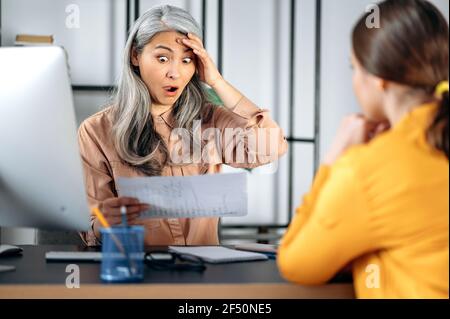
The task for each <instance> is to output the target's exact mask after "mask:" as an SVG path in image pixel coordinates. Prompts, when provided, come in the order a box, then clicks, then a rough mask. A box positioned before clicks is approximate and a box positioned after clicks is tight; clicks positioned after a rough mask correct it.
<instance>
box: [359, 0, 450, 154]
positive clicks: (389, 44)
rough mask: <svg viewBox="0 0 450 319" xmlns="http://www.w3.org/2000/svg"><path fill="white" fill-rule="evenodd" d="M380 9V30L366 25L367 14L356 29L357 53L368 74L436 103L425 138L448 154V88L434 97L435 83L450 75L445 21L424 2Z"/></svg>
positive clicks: (399, 0) (389, 2) (411, 0)
mask: <svg viewBox="0 0 450 319" xmlns="http://www.w3.org/2000/svg"><path fill="white" fill-rule="evenodd" d="M378 7H379V14H380V26H379V28H376V27H375V28H370V27H368V26H367V24H366V23H367V20H368V19H369V18H370V14H371V13H367V14H365V15H363V16H362V17H361V19H360V20H359V21H358V22H357V24H356V26H355V27H354V30H353V35H352V43H353V50H354V54H355V57H356V58H357V59H358V61H359V62H360V63H361V65H362V66H363V68H364V69H366V70H367V71H368V72H369V73H371V74H373V75H375V76H377V77H380V78H383V79H386V80H389V81H392V82H395V83H399V84H402V85H405V86H409V87H411V88H412V89H413V90H414V91H417V92H421V93H423V94H424V95H426V96H428V97H429V99H430V100H435V101H436V102H437V103H439V108H438V111H437V113H436V115H435V117H434V119H433V120H432V123H431V124H430V126H429V128H428V131H427V139H428V142H429V143H430V144H431V145H432V146H433V147H435V148H436V149H438V150H440V151H442V152H444V153H445V154H446V156H447V158H448V157H449V140H448V135H449V123H448V117H449V111H448V103H449V94H448V90H446V91H445V92H443V93H440V94H439V96H436V95H435V91H436V87H437V86H438V85H439V84H440V83H442V82H445V81H447V83H448V78H449V76H448V75H449V71H448V67H449V66H448V59H449V53H448V37H449V29H448V23H447V21H446V20H445V18H444V16H443V15H442V14H441V13H440V12H439V10H438V9H437V8H436V7H435V6H434V5H432V4H431V3H430V2H428V1H424V0H386V1H384V2H382V3H380V4H379V5H378Z"/></svg>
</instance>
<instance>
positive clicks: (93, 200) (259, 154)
mask: <svg viewBox="0 0 450 319" xmlns="http://www.w3.org/2000/svg"><path fill="white" fill-rule="evenodd" d="M204 111H205V112H209V111H212V116H211V117H210V118H209V120H208V121H207V122H202V123H201V131H202V132H204V131H205V130H206V129H208V128H211V129H212V130H210V131H215V132H218V134H220V136H219V138H218V139H217V137H216V139H217V140H219V141H221V143H212V144H213V146H214V147H209V148H208V150H207V153H208V154H209V155H210V157H209V160H208V161H202V162H200V163H198V164H192V163H191V164H184V165H173V164H172V165H171V164H168V165H166V166H165V167H164V168H163V171H162V176H190V175H200V174H215V173H219V172H220V171H221V164H227V165H230V166H233V167H237V168H254V167H257V166H260V165H263V164H267V163H269V162H272V161H275V160H277V159H278V158H279V157H280V156H281V155H283V154H284V153H286V151H287V142H286V138H285V137H284V134H283V132H282V129H281V128H280V127H279V126H278V125H277V124H276V123H275V122H274V121H273V120H272V118H271V117H270V115H269V111H268V110H263V109H260V108H258V107H256V106H255V105H254V104H253V103H252V102H251V101H249V100H248V99H246V98H245V97H244V98H242V99H241V101H240V102H239V103H238V104H237V105H236V106H235V107H234V108H233V109H227V108H225V107H217V106H212V105H207V106H206V107H205V110H204ZM205 114H207V113H205ZM152 117H153V120H154V125H155V129H156V131H157V132H158V133H159V134H160V135H161V137H162V138H163V140H164V141H165V143H166V145H167V146H168V149H169V152H170V151H172V150H173V149H174V146H175V143H176V142H177V139H176V138H174V137H173V136H174V135H171V133H172V129H174V128H175V127H174V125H175V124H174V120H173V117H172V112H171V110H169V111H166V112H164V113H161V114H153V113H152ZM111 128H112V108H111V107H108V108H106V109H105V110H103V111H101V112H99V113H97V114H94V115H93V116H91V117H89V118H88V119H86V120H85V121H84V122H83V123H82V124H81V126H80V128H79V132H78V137H79V145H80V152H81V157H82V161H83V168H84V177H85V183H86V190H87V197H88V201H89V205H90V206H91V207H94V206H96V205H98V204H99V203H100V202H102V201H104V200H105V199H108V198H110V197H117V196H118V194H117V191H116V187H115V181H116V179H117V178H118V177H119V176H122V177H136V176H143V174H142V173H141V172H139V171H137V170H136V169H135V168H133V167H132V166H130V165H128V164H126V163H124V162H123V161H122V160H121V159H120V158H119V156H118V154H117V152H116V150H115V148H114V145H113V141H112V138H111ZM239 128H240V129H239ZM227 129H228V133H229V132H230V130H229V129H235V132H236V133H235V134H234V135H233V134H225V132H226V131H227ZM274 133H275V134H274ZM263 135H264V136H263ZM269 135H270V136H269ZM274 138H276V140H275V143H274V144H276V147H275V148H274V147H268V144H269V142H268V143H266V144H264V143H258V142H259V141H261V140H266V141H268V140H270V139H272V140H271V143H273V142H274V140H273V139H274ZM255 140H256V141H257V143H256V144H255V143H254V141H255ZM249 141H252V143H249ZM258 144H261V145H258ZM272 146H273V144H272ZM178 148H179V147H178ZM239 148H240V149H239ZM238 150H244V157H243V159H244V160H242V157H239V156H237V155H236V154H234V153H236V152H237V153H239V152H238ZM230 151H231V153H230ZM241 153H242V152H241ZM226 154H233V156H225V155H226ZM238 157H239V162H236V158H238ZM148 204H150V205H151V203H148ZM95 218H96V217H95V215H91V231H88V232H86V233H81V234H80V235H81V237H82V239H83V241H84V242H85V243H86V244H87V245H89V246H94V245H99V244H101V243H100V241H99V239H98V238H96V236H95V234H94V232H93V230H92V226H93V223H94V221H95ZM140 223H141V224H142V225H144V227H145V230H146V233H145V244H146V245H217V244H218V243H219V238H218V218H172V219H146V220H143V221H141V222H140Z"/></svg>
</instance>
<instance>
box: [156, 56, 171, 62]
mask: <svg viewBox="0 0 450 319" xmlns="http://www.w3.org/2000/svg"><path fill="white" fill-rule="evenodd" d="M158 60H159V62H161V63H165V62H167V61H169V59H168V58H167V57H165V56H159V57H158Z"/></svg>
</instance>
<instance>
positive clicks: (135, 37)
mask: <svg viewBox="0 0 450 319" xmlns="http://www.w3.org/2000/svg"><path fill="white" fill-rule="evenodd" d="M201 34H202V32H201V29H200V27H199V26H198V24H197V23H196V22H195V20H194V19H193V18H192V16H191V15H190V14H189V13H188V12H186V11H184V10H182V9H180V8H176V7H173V6H161V7H155V8H152V9H150V10H149V11H147V12H146V13H144V14H143V15H142V16H141V17H140V18H139V19H138V20H137V21H136V23H135V25H134V27H133V29H132V30H131V32H130V35H129V38H128V41H127V44H126V47H125V52H124V60H123V70H122V74H121V78H120V80H119V84H118V88H117V91H116V92H115V95H114V99H113V102H112V104H111V105H110V106H109V107H108V108H106V109H105V110H103V111H101V112H99V113H97V114H95V115H93V116H91V117H89V118H88V119H87V120H85V121H84V122H83V123H82V124H81V126H80V129H79V144H80V151H81V156H82V159H83V166H84V172H85V181H86V188H87V193H88V200H89V203H90V205H91V206H98V207H99V209H100V210H101V211H102V212H103V214H104V215H105V218H106V219H107V220H108V222H109V223H110V224H111V225H117V224H120V222H121V217H120V216H121V214H120V210H121V207H123V206H125V207H126V211H127V218H128V222H129V224H140V225H144V227H145V229H146V235H145V244H146V245H214V244H218V242H219V240H218V218H192V219H189V218H181V219H142V220H141V219H139V215H140V213H142V212H143V211H146V210H148V209H149V208H150V207H151V205H152V203H146V204H142V203H139V202H138V200H137V199H134V198H126V197H118V193H117V190H116V186H115V185H116V183H115V182H116V179H117V178H118V177H123V176H125V177H137V176H188V175H200V174H214V173H218V172H220V169H221V164H227V165H230V166H233V167H239V168H254V167H257V166H260V165H262V164H267V163H269V162H272V161H275V160H277V159H278V158H279V157H280V156H281V155H282V154H284V153H285V152H286V150H287V143H286V139H285V137H284V135H283V133H282V130H281V129H280V128H279V126H278V125H277V124H276V123H275V122H274V121H273V120H272V119H271V118H270V116H269V113H268V111H267V110H263V109H260V108H258V107H256V106H255V105H254V104H253V103H252V102H250V101H249V100H248V99H247V98H246V97H244V96H243V95H242V94H241V93H240V92H239V91H237V90H236V89H235V88H233V87H232V86H231V85H230V84H229V83H227V82H226V81H225V80H224V79H223V77H222V76H221V74H220V73H219V71H218V70H217V68H216V67H215V65H214V63H213V61H212V59H211V58H210V56H209V55H208V53H207V52H206V50H205V49H204V47H203V43H202V39H201ZM205 84H207V85H208V86H210V87H211V88H212V89H213V90H214V92H215V93H216V94H217V96H218V97H219V98H220V100H221V102H222V103H221V104H222V105H215V104H213V103H211V102H210V101H209V100H208V94H207V91H206V85H205ZM230 129H231V132H232V134H227V133H229V131H230ZM174 131H176V132H178V133H179V132H180V131H181V132H187V136H188V137H189V139H190V140H194V141H193V143H187V144H188V145H189V147H188V148H187V150H188V156H185V155H186V154H183V156H182V157H181V158H182V159H183V160H182V161H180V160H179V158H180V157H179V155H180V154H179V150H180V147H179V145H180V144H179V143H180V134H173V132H174ZM227 131H228V132H227ZM195 132H197V133H198V132H199V133H200V135H201V136H202V137H201V138H200V140H199V139H197V140H195V137H194V135H196V133H195ZM206 132H208V134H206V137H207V139H210V140H212V141H214V143H212V145H211V143H208V147H207V148H204V149H203V152H202V153H201V154H200V155H201V156H200V157H199V156H193V154H192V150H193V149H194V148H195V147H194V146H196V145H197V146H200V147H204V146H205V134H204V133H206ZM181 135H183V134H181ZM274 136H276V139H275V140H274V139H273V137H274ZM182 138H183V140H185V139H184V138H185V136H182ZM261 142H262V143H261ZM184 144H186V143H184ZM184 144H183V145H184ZM268 144H271V145H268ZM274 145H275V149H274V147H273V146H274ZM268 146H270V147H268ZM175 149H177V150H178V151H176V152H175V151H174V150H175ZM181 150H182V151H184V153H186V149H185V148H181ZM228 155H229V156H228ZM186 159H187V160H186ZM91 218H92V222H91V226H92V229H91V231H89V232H87V233H82V237H83V239H84V241H85V243H86V244H88V245H98V244H100V240H99V239H100V236H99V227H100V224H99V222H98V221H97V219H96V217H95V216H94V215H92V217H91Z"/></svg>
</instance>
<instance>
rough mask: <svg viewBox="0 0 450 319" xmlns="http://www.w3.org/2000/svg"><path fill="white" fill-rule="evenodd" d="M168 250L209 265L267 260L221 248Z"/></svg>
mask: <svg viewBox="0 0 450 319" xmlns="http://www.w3.org/2000/svg"><path fill="white" fill-rule="evenodd" d="M169 250H170V251H173V252H175V253H178V254H184V255H191V256H195V257H198V258H201V259H202V260H203V261H204V262H207V263H211V264H220V263H231V262H240V261H256V260H267V259H269V258H268V257H267V256H266V255H264V254H260V253H254V252H249V251H240V250H235V249H230V248H226V247H222V246H193V247H185V246H183V247H179V246H169Z"/></svg>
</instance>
